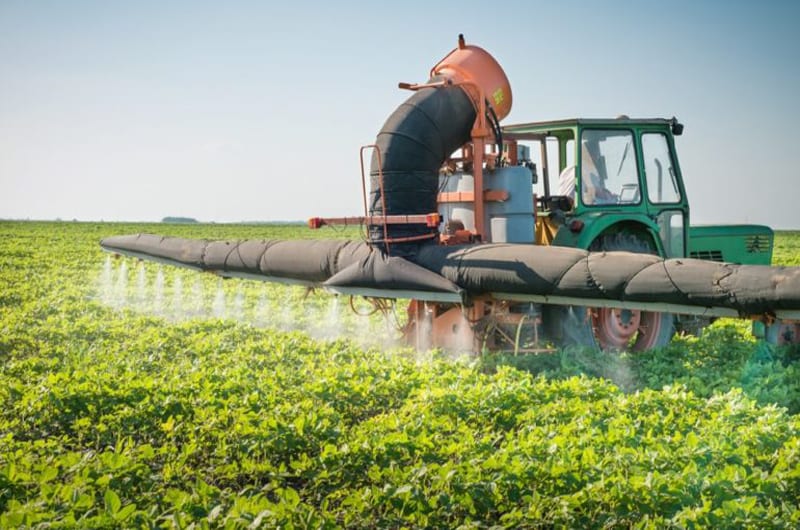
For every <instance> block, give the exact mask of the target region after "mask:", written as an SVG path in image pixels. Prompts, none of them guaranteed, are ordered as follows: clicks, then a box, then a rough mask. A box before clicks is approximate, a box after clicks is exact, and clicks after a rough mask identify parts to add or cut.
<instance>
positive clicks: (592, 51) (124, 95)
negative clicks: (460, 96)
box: [0, 0, 800, 228]
mask: <svg viewBox="0 0 800 530" xmlns="http://www.w3.org/2000/svg"><path fill="white" fill-rule="evenodd" d="M798 24H800V3H798V2H776V1H764V2H759V3H756V2H740V1H731V2H703V1H694V2H684V1H673V2H663V1H641V2H630V1H629V2H588V1H587V2H572V1H558V2H552V1H548V2H534V1H528V2H525V1H520V2H515V1H503V2H470V1H466V2H456V3H449V4H448V3H446V2H431V1H426V2H419V1H408V2H389V3H383V2H348V1H342V2H330V3H322V2H320V3H316V2H306V1H303V0H296V1H292V2H280V3H276V4H275V5H273V3H272V2H255V1H254V2H242V1H230V2H188V1H187V2H181V1H172V2H160V1H159V2H155V1H136V2H122V1H97V2H89V1H80V0H75V1H35V2H34V1H29V0H21V1H16V0H13V1H10V0H0V218H31V219H53V218H56V217H60V218H63V219H72V218H77V219H80V220H99V219H104V220H107V221H108V220H159V219H161V218H162V217H163V216H166V215H184V216H191V217H196V218H198V219H200V220H204V221H218V222H223V221H239V220H278V219H305V218H307V217H311V216H316V215H348V214H354V215H357V214H359V213H360V211H361V188H360V177H359V165H358V148H359V146H360V145H362V144H367V143H371V142H372V141H373V140H374V137H375V134H376V133H377V131H378V130H379V129H380V127H381V125H382V124H383V121H384V120H385V119H386V117H387V116H388V115H389V114H390V113H391V112H392V111H393V110H394V108H395V107H396V106H397V105H398V104H399V103H400V102H401V101H402V100H403V99H405V98H406V97H407V96H408V93H406V92H402V91H400V90H398V89H397V88H396V87H397V82H398V81H424V80H425V79H426V77H427V74H428V71H429V69H430V67H431V66H432V65H433V64H434V63H435V62H436V61H438V60H439V59H440V58H441V57H442V56H443V55H444V54H446V53H447V52H448V51H450V49H452V48H453V46H454V45H455V41H456V37H457V35H458V33H464V34H465V35H466V37H467V40H468V42H470V43H473V44H477V45H479V46H482V47H483V48H485V49H487V50H488V51H489V52H491V53H492V54H493V55H495V57H496V58H497V59H498V60H499V61H500V63H501V64H502V65H503V66H504V68H505V70H506V73H507V75H508V77H509V79H510V80H511V85H512V89H513V92H514V107H513V110H512V112H511V115H510V116H509V117H508V118H507V119H506V120H505V122H506V123H514V122H521V121H537V120H543V119H551V118H565V117H576V116H580V117H595V118H596V117H613V116H616V115H618V114H623V113H624V114H628V115H630V116H632V117H671V116H673V115H675V116H677V117H678V118H679V119H680V120H681V121H682V122H683V123H684V124H685V125H686V130H685V133H684V135H683V136H682V137H680V138H678V149H679V155H680V162H681V166H682V169H683V174H684V178H685V180H686V185H687V190H688V194H689V199H690V202H691V204H692V220H693V222H694V223H716V222H725V223H733V222H752V223H764V224H769V225H771V226H773V227H777V228H800V207H798V200H800V199H799V198H798V196H800V193H798V191H800V169H798V167H799V166H798V162H800V160H799V159H800V102H799V101H798V99H799V98H800V57H799V56H800V31H798V29H797V28H798Z"/></svg>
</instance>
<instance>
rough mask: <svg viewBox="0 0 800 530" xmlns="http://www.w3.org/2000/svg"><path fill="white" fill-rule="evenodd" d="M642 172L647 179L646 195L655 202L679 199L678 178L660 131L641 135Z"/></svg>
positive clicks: (677, 200)
mask: <svg viewBox="0 0 800 530" xmlns="http://www.w3.org/2000/svg"><path fill="white" fill-rule="evenodd" d="M642 156H643V157H644V174H645V179H646V180H647V197H648V198H649V199H650V202H652V203H655V204H664V203H676V202H680V200H681V192H680V190H679V189H678V180H677V176H676V175H675V167H674V166H673V165H672V157H671V156H670V155H669V144H668V143H667V137H666V136H665V135H664V134H662V133H647V134H643V135H642Z"/></svg>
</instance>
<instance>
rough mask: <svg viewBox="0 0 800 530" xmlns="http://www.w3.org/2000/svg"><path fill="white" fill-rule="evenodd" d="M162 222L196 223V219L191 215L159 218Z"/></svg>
mask: <svg viewBox="0 0 800 530" xmlns="http://www.w3.org/2000/svg"><path fill="white" fill-rule="evenodd" d="M161 222H162V223H182V224H188V223H197V222H198V221H197V219H195V218H193V217H165V218H163V219H162V220H161Z"/></svg>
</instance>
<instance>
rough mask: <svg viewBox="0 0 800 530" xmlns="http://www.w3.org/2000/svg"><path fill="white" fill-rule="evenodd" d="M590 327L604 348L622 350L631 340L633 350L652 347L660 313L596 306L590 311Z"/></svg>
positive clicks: (658, 325) (659, 321)
mask: <svg viewBox="0 0 800 530" xmlns="http://www.w3.org/2000/svg"><path fill="white" fill-rule="evenodd" d="M591 317H592V328H593V330H594V335H595V338H596V340H597V342H598V343H599V345H600V347H601V348H603V349H604V350H624V349H627V347H628V345H629V344H630V343H631V341H632V340H635V342H634V344H633V346H632V348H631V349H633V350H635V351H640V350H645V349H648V348H652V347H653V346H654V345H655V340H656V336H657V335H658V329H659V327H660V323H661V320H660V315H659V314H658V313H650V312H647V311H637V310H632V309H612V308H597V309H595V310H593V311H592V312H591Z"/></svg>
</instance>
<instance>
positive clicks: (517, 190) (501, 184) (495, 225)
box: [484, 166, 534, 243]
mask: <svg viewBox="0 0 800 530" xmlns="http://www.w3.org/2000/svg"><path fill="white" fill-rule="evenodd" d="M484 182H485V183H486V188H487V189H493V190H506V191H508V195H509V197H508V200H507V201H503V202H487V203H486V213H487V215H488V217H489V222H488V223H487V224H486V226H487V227H488V228H489V231H490V234H489V236H490V237H491V240H492V241H493V242H495V243H533V241H534V228H533V225H534V218H533V214H534V206H533V180H532V178H531V171H530V170H529V169H528V168H526V167H523V166H509V167H502V168H499V169H495V170H494V171H492V172H486V173H484Z"/></svg>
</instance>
